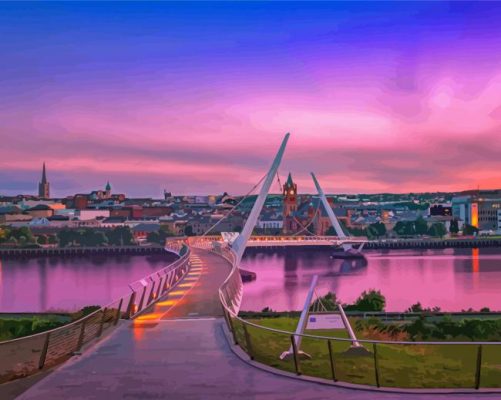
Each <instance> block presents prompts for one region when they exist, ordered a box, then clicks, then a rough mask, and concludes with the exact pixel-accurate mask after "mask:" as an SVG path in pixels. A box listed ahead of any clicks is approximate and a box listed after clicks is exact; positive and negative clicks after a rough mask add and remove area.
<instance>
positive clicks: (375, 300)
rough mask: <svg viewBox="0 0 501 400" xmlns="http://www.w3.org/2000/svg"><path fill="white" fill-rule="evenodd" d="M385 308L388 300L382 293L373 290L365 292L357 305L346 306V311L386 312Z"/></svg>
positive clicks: (357, 301)
mask: <svg viewBox="0 0 501 400" xmlns="http://www.w3.org/2000/svg"><path fill="white" fill-rule="evenodd" d="M385 306H386V298H385V297H384V296H383V295H382V294H381V291H380V290H375V289H371V290H369V291H365V290H364V291H363V292H362V294H361V295H360V297H359V298H358V299H357V300H356V301H355V304H352V305H346V306H344V309H345V310H346V311H384V308H385Z"/></svg>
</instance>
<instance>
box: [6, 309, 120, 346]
mask: <svg viewBox="0 0 501 400" xmlns="http://www.w3.org/2000/svg"><path fill="white" fill-rule="evenodd" d="M99 308H100V307H99V306H87V307H84V308H82V309H81V310H79V311H75V312H73V313H66V314H62V313H58V314H46V313H42V314H36V313H33V314H31V315H21V314H15V313H13V314H2V315H0V342H1V341H6V340H11V339H17V338H19V337H23V336H29V335H34V334H36V333H41V332H45V331H48V330H51V329H54V328H58V327H60V326H63V325H66V324H67V323H70V322H73V321H76V320H78V319H80V318H83V317H85V316H86V315H89V314H91V313H92V312H94V311H96V310H98V309H99ZM110 311H111V310H110Z"/></svg>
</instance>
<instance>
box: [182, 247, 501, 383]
mask: <svg viewBox="0 0 501 400" xmlns="http://www.w3.org/2000/svg"><path fill="white" fill-rule="evenodd" d="M190 243H191V244H192V245H194V246H195V247H198V246H199V245H200V247H201V248H205V249H207V250H210V251H212V252H214V253H216V254H220V255H221V256H222V257H224V258H225V259H227V260H228V262H230V263H231V265H232V269H231V271H230V274H229V275H228V277H227V279H226V280H225V281H224V282H223V284H222V285H221V287H220V288H219V298H220V302H221V305H222V308H223V311H224V316H225V320H226V323H227V326H228V329H229V330H230V332H231V334H232V337H233V341H234V343H235V345H238V346H240V347H241V348H242V350H244V351H245V352H246V353H247V354H248V356H249V357H250V359H251V360H256V361H258V362H261V363H263V364H267V365H272V366H274V367H275V368H278V369H282V370H284V371H288V372H291V373H295V374H297V375H301V374H304V375H310V376H314V377H319V378H324V379H329V380H332V381H334V382H341V383H348V384H358V385H362V386H365V387H368V386H376V387H398V388H427V389H443V388H455V389H467V390H473V391H474V390H475V389H481V388H482V389H489V390H491V391H492V390H494V391H500V390H498V389H496V388H501V342H470V341H467V342H447V341H441V342H437V341H435V342H431V341H426V342H425V341H393V340H367V339H359V342H360V344H361V345H362V346H363V349H360V348H358V349H357V348H354V347H353V346H352V341H351V339H349V338H348V337H332V336H322V335H311V334H301V335H297V334H295V333H294V332H290V331H287V330H282V329H274V328H270V327H266V326H264V325H261V324H258V323H257V321H252V320H245V319H243V318H240V317H239V316H238V311H239V308H240V303H241V300H242V294H243V284H242V280H241V277H240V273H239V268H238V267H239V266H238V265H236V262H235V261H236V259H235V257H234V255H233V254H232V251H231V250H230V249H229V248H228V247H227V245H225V244H221V243H218V242H212V243H210V244H208V243H203V244H200V243H199V242H198V241H197V240H196V239H195V240H192V241H191V242H190ZM296 336H301V338H302V340H301V348H300V349H298V348H297V347H296V340H295V338H296ZM289 348H292V353H291V354H290V357H285V358H284V359H283V360H282V359H280V358H279V356H280V354H281V353H282V352H284V351H286V350H287V349H289ZM306 354H307V355H308V356H311V358H308V357H306Z"/></svg>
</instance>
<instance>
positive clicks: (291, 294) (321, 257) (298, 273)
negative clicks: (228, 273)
mask: <svg viewBox="0 0 501 400" xmlns="http://www.w3.org/2000/svg"><path fill="white" fill-rule="evenodd" d="M365 253H366V255H367V262H366V263H363V262H360V261H356V262H355V261H346V260H334V259H331V258H330V251H329V250H328V249H327V248H325V249H321V250H318V249H305V248H303V249H299V248H287V249H285V250H284V249H280V250H265V249H255V248H254V249H248V250H247V251H246V254H245V256H244V259H243V261H242V267H243V268H245V269H248V270H251V271H254V272H256V273H257V279H256V281H254V282H250V283H246V284H245V286H244V298H243V304H242V310H261V309H262V308H264V307H266V306H269V307H271V308H272V309H274V310H299V309H302V306H303V302H304V299H305V297H306V293H307V291H308V289H309V286H310V283H311V279H312V276H313V275H314V274H318V275H319V284H318V286H317V293H318V294H319V295H324V294H326V293H327V292H328V291H332V292H335V293H336V294H337V296H338V298H339V299H341V301H342V302H345V303H349V302H353V301H354V300H355V299H356V298H357V297H358V296H359V294H360V293H361V292H362V291H363V290H367V289H371V288H375V289H380V290H381V291H382V293H383V294H384V295H385V296H386V303H387V306H386V309H387V310H388V311H402V310H405V309H407V308H408V307H409V306H411V305H412V304H414V303H416V302H417V301H420V302H421V304H423V306H426V307H433V306H439V307H441V309H442V310H447V311H460V310H461V309H468V308H470V307H471V308H473V309H476V310H478V309H480V308H482V307H489V308H490V309H491V310H501V249H480V250H478V249H469V250H467V249H456V250H452V249H447V250H422V251H415V250H391V251H385V252H383V251H366V252H365Z"/></svg>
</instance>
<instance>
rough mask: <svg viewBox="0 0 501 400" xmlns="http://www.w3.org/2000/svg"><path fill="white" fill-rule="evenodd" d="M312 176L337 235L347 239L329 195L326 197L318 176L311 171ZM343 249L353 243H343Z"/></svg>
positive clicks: (348, 247) (349, 247) (346, 248)
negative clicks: (328, 198)
mask: <svg viewBox="0 0 501 400" xmlns="http://www.w3.org/2000/svg"><path fill="white" fill-rule="evenodd" d="M311 177H312V178H313V182H315V186H316V188H317V191H318V195H319V196H320V199H321V200H322V203H323V205H324V208H325V211H326V212H327V215H328V216H329V219H330V220H331V224H332V226H333V227H334V230H335V231H336V235H337V237H338V238H339V239H341V240H344V239H347V237H346V235H345V233H344V231H343V228H341V225H340V224H339V221H338V220H337V217H336V214H334V211H333V210H332V208H331V206H330V204H329V202H328V201H327V197H325V194H324V191H323V190H322V188H321V187H320V184H319V183H318V181H317V178H316V176H315V174H314V173H313V172H311ZM343 249H344V250H348V249H351V245H349V244H343Z"/></svg>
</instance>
